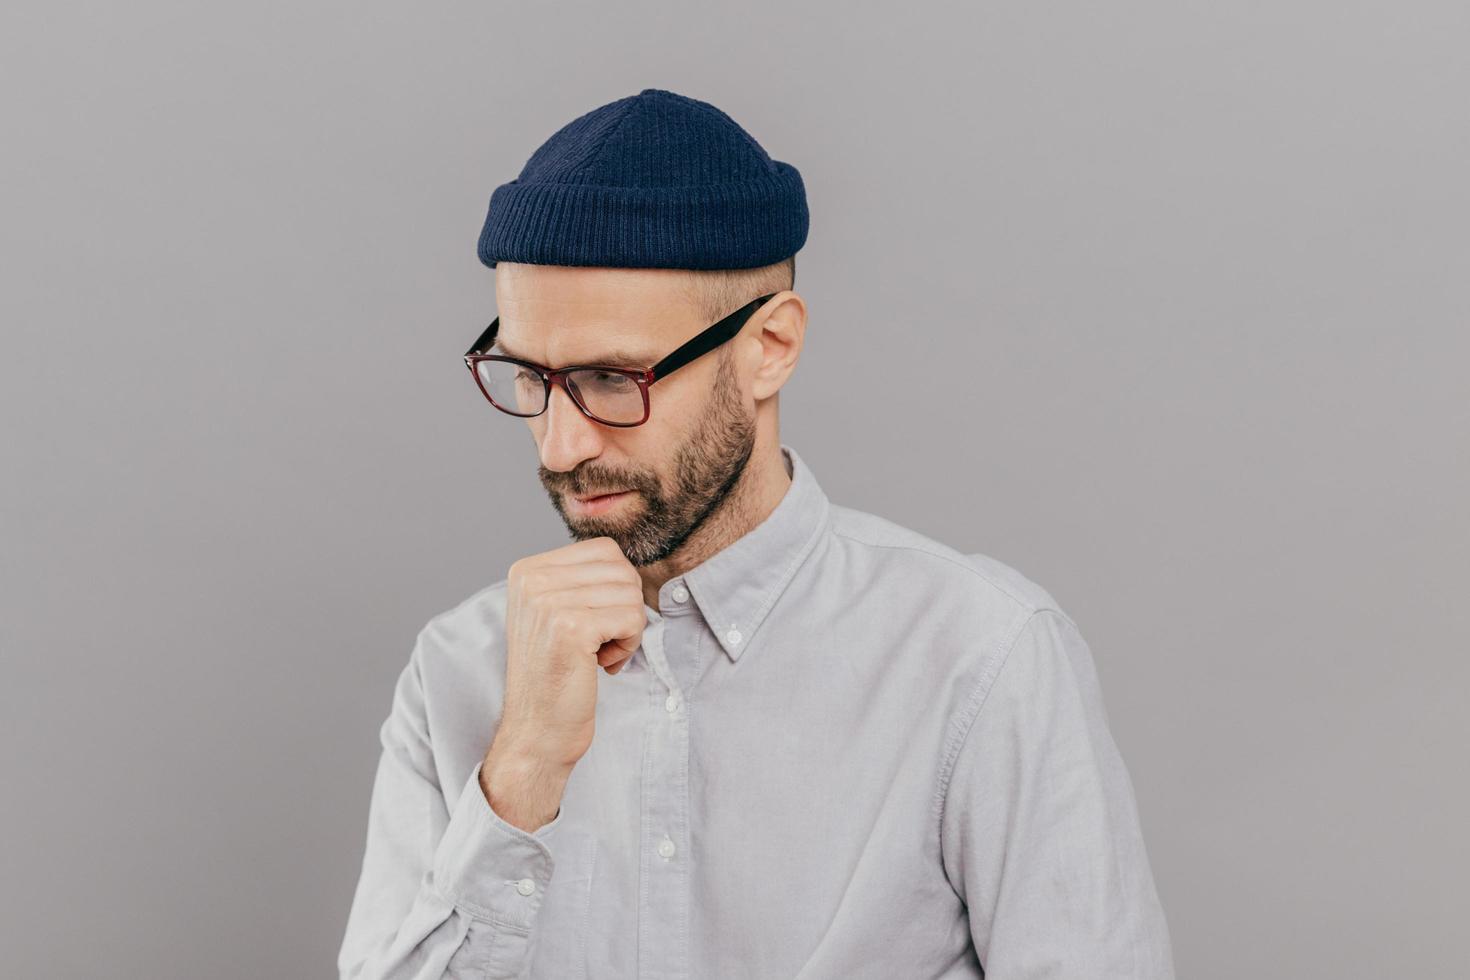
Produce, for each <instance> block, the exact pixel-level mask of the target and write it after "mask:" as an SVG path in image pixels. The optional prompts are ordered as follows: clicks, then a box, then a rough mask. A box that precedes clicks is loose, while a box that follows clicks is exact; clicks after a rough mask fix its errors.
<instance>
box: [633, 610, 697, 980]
mask: <svg viewBox="0 0 1470 980" xmlns="http://www.w3.org/2000/svg"><path fill="white" fill-rule="evenodd" d="M686 591H687V590H686ZM670 598H671V599H673V600H674V601H679V600H678V599H677V596H676V595H675V593H674V591H673V590H670ZM686 598H687V595H686ZM697 635H698V634H697V627H696V625H695V621H694V620H692V619H691V618H690V617H689V616H683V615H680V616H670V617H666V618H665V619H664V620H663V621H662V624H661V629H659V630H658V631H656V633H655V635H653V636H652V637H650V636H649V634H648V633H645V634H644V652H645V654H646V655H647V658H648V663H649V665H650V666H651V667H653V672H654V674H655V675H656V677H651V678H650V679H649V689H648V702H647V704H648V707H649V709H650V710H651V711H652V712H653V714H652V716H650V717H649V718H648V722H647V725H646V726H645V729H644V742H643V744H644V750H645V755H644V759H643V772H642V795H643V813H642V826H641V835H640V841H641V843H640V847H639V866H640V872H639V874H640V878H641V880H642V887H641V888H640V889H639V897H638V962H639V967H640V969H639V975H640V976H649V977H682V976H686V975H687V972H688V962H687V958H688V950H687V947H688V934H689V905H690V896H689V869H688V862H687V861H686V860H685V859H684V855H683V854H681V853H680V846H681V845H680V842H682V841H687V838H688V827H689V813H688V808H689V714H688V712H687V711H681V710H680V707H681V706H682V705H684V703H685V699H684V695H683V691H682V689H681V688H680V686H679V681H678V679H677V676H676V674H675V671H674V670H673V668H672V664H671V663H670V660H671V657H672V658H686V659H687V657H689V656H691V655H692V651H690V652H686V651H685V649H684V646H685V645H686V644H691V643H692V642H693V640H694V638H695V637H696V636H697ZM650 640H651V642H650ZM671 647H672V648H673V652H672V653H670V652H669V649H670V648H671Z"/></svg>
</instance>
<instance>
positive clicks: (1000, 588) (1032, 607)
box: [832, 524, 1066, 616]
mask: <svg viewBox="0 0 1470 980" xmlns="http://www.w3.org/2000/svg"><path fill="white" fill-rule="evenodd" d="M832 533H833V534H835V535H837V536H838V537H842V538H847V539H848V540H849V541H856V542H857V543H858V544H861V545H867V546H868V547H870V548H897V549H903V550H905V551H917V552H919V553H920V554H924V555H929V556H930V557H933V558H938V559H939V560H941V561H947V562H949V563H950V564H951V565H957V566H959V567H960V568H963V569H964V570H965V571H967V572H969V573H970V574H972V575H974V576H975V577H976V578H978V579H980V580H981V581H983V582H985V583H986V584H988V585H990V586H991V587H992V588H994V589H995V590H996V591H997V592H999V593H1000V594H1001V595H1004V596H1005V597H1006V598H1008V599H1010V600H1011V601H1013V602H1014V603H1016V605H1018V606H1020V607H1021V608H1022V609H1024V610H1026V612H1027V614H1028V615H1029V614H1031V613H1035V612H1037V611H1039V610H1042V609H1051V610H1053V611H1054V612H1057V613H1060V614H1061V615H1063V616H1065V615H1066V613H1064V612H1062V610H1060V609H1057V608H1056V607H1054V606H1038V605H1036V604H1034V603H1032V602H1031V601H1030V600H1028V599H1023V598H1021V597H1020V596H1018V595H1016V594H1015V593H1014V592H1012V591H1011V590H1010V589H1008V588H1006V587H1005V586H1004V585H1002V584H1001V583H1000V582H997V581H996V580H995V579H993V578H991V577H990V576H989V575H986V574H985V573H984V572H982V571H981V570H980V569H978V568H976V567H975V566H974V565H973V564H971V563H970V562H968V561H958V560H956V559H955V558H954V556H953V555H947V554H945V553H944V552H942V551H936V550H935V549H933V548H926V547H924V546H923V545H921V544H901V543H894V544H887V543H885V542H882V541H871V540H868V539H866V538H860V537H858V536H857V535H855V534H852V533H851V532H849V531H846V530H841V529H839V528H837V527H836V526H835V524H834V526H833V528H832Z"/></svg>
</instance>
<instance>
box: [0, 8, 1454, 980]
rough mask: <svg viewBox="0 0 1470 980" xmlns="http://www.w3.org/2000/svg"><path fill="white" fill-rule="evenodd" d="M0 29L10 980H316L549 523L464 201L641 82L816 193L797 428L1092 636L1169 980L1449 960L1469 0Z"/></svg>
mask: <svg viewBox="0 0 1470 980" xmlns="http://www.w3.org/2000/svg"><path fill="white" fill-rule="evenodd" d="M0 18H3V20H0V66H3V67H0V71H3V73H4V77H3V79H0V81H3V83H4V84H3V87H0V100H3V102H4V106H3V108H4V113H3V126H4V133H5V151H4V153H3V156H0V168H3V188H4V215H3V221H0V267H3V269H4V290H3V298H0V302H3V323H4V347H3V356H0V399H3V403H0V406H3V419H4V426H5V431H4V444H3V445H4V459H5V464H6V465H5V472H6V478H5V480H4V481H3V484H0V506H3V530H4V547H3V552H0V553H3V556H4V566H3V582H0V596H3V604H4V605H3V616H0V629H3V633H0V642H3V655H4V673H3V686H0V707H3V719H4V726H5V737H4V738H3V740H0V752H3V755H0V767H3V768H0V771H3V773H4V777H5V786H4V788H3V790H0V821H3V826H0V832H3V842H4V843H3V848H0V854H3V857H0V924H3V929H4V933H5V934H4V937H3V949H4V954H3V955H4V957H5V959H6V968H5V970H4V972H5V973H6V974H7V975H10V976H27V977H30V976H46V977H93V976H108V977H138V978H159V977H168V978H172V977H180V978H182V977H210V978H232V977H241V978H244V977H251V978H255V977H312V976H315V977H325V976H329V975H333V970H334V966H333V960H334V957H335V954H336V949H337V945H338V943H339V942H340V939H341V932H342V929H343V926H344V924H345V921H346V915H347V909H348V904H349V901H350V899H351V892H352V888H353V886H354V884H355V882H356V876H357V870H358V866H359V861H360V859H361V853H362V845H363V839H364V835H365V831H366V816H367V802H368V794H369V790H370V787H371V779H372V772H373V768H374V766H375V764H376V760H377V753H378V743H377V734H378V725H379V723H380V722H381V720H382V718H383V717H384V715H385V714H386V712H387V709H388V706H389V702H390V697H391V691H392V684H393V682H394V680H395V678H396V677H397V674H398V672H399V670H400V669H401V668H402V667H403V666H404V664H405V663H406V661H407V657H408V652H409V649H410V646H411V644H412V641H413V637H414V634H415V633H416V631H417V630H418V628H419V627H420V626H421V625H422V624H423V623H424V622H425V621H426V620H427V619H428V618H429V617H430V616H432V615H434V614H435V613H437V612H439V611H441V610H443V609H446V608H448V607H449V606H451V605H453V604H455V603H457V602H458V601H459V600H460V599H462V598H464V597H465V596H467V595H469V594H470V593H471V592H473V591H475V590H477V589H479V588H481V587H482V586H483V585H486V584H488V583H490V582H492V581H494V580H496V579H499V578H501V577H502V576H503V575H504V574H505V573H506V569H507V568H508V566H509V564H510V563H511V562H512V561H514V560H515V559H516V558H517V557H520V556H521V555H525V554H530V553H534V552H539V551H544V550H547V549H549V548H553V547H557V546H559V545H561V544H565V543H566V542H567V540H568V539H567V537H566V534H565V531H564V529H563V527H562V525H561V523H560V521H559V519H558V518H557V517H556V515H555V514H554V512H553V511H552V510H551V507H550V505H549V503H548V501H547V500H546V498H545V495H544V493H543V491H542V490H541V488H540V486H539V483H538V482H537V480H536V477H535V465H536V457H535V453H534V444H533V443H532V441H531V439H530V436H529V433H528V431H527V430H526V429H525V427H524V426H523V425H520V424H518V423H514V422H511V421H510V420H508V419H506V418H503V417H498V416H496V415H495V414H494V412H493V410H492V409H490V408H489V406H487V405H486V404H485V403H484V401H483V400H482V398H481V396H480V395H479V393H478V392H477V391H476V390H475V389H474V387H473V384H472V382H471V379H470V378H469V377H468V373H467V372H466V371H465V369H464V366H463V363H462V362H461V361H460V359H459V356H460V354H461V353H462V352H463V350H464V348H465V347H466V346H467V345H468V343H469V342H470V341H471V340H473V339H474V337H475V336H476V335H477V334H478V332H479V331H480V329H481V328H482V327H483V326H484V324H485V323H487V322H488V320H489V319H490V317H491V316H493V315H494V298H495V297H494V289H493V286H494V274H493V272H492V271H491V270H489V269H486V268H484V267H482V266H481V265H480V264H479V263H478V260H477V259H476V257H475V254H474V245H475V240H476V237H477V235H478V233H479V228H480V223H481V220H482V219H483V216H484V209H485V206H486V203H487V201H488V199H489V194H490V191H491V190H492V189H493V187H494V186H495V185H496V184H498V183H501V182H503V181H506V180H509V179H511V178H512V177H514V176H515V175H516V173H517V172H518V171H519V169H520V167H521V165H522V164H523V163H524V162H525V159H526V157H527V156H529V155H530V153H531V151H532V150H533V149H535V148H536V147H537V146H538V145H539V144H540V143H541V142H542V141H543V140H544V139H545V138H546V137H548V136H549V135H550V134H551V133H552V132H553V131H554V130H555V129H557V128H558V127H560V126H561V125H562V124H563V123H565V122H567V121H569V120H570V119H572V118H573V117H574V116H576V115H580V114H581V113H583V112H586V111H588V110H590V109H591V108H593V107H595V106H597V105H600V104H602V103H605V102H608V101H611V100H613V99H616V98H621V97H623V96H625V95H631V94H634V93H636V92H637V91H639V90H640V89H641V88H644V87H649V86H652V87H660V88H672V89H674V90H675V91H679V92H682V93H684V94H686V95H691V96H693V97H696V98H701V99H704V100H707V101H710V102H713V103H715V104H716V105H718V106H720V107H721V108H723V109H724V110H726V111H727V112H729V113H730V114H731V115H732V116H733V117H734V118H735V119H736V120H737V121H739V122H740V123H741V124H742V125H744V126H745V127H746V128H747V129H748V130H749V131H750V132H751V133H752V134H753V135H754V136H755V137H756V138H757V139H758V140H760V141H761V143H762V144H763V145H764V146H765V147H766V148H767V149H768V151H769V152H771V154H772V155H773V156H775V157H776V158H777V159H782V160H786V161H788V162H791V163H793V164H795V165H796V166H797V167H798V168H799V169H800V170H801V171H802V173H803V175H804V177H805V180H806V182H807V186H808V193H809V200H810V207H811V213H812V229H811V235H810V238H809V240H808V243H807V245H806V247H805V249H804V250H803V251H802V253H801V254H800V256H799V257H798V262H797V266H798V268H797V273H798V274H797V288H798V290H799V291H800V292H801V294H802V295H803V296H804V297H805V299H806V301H807V303H808V304H809V307H810V321H809V328H808V332H807V345H806V352H805V356H804V357H803V358H802V361H801V365H800V367H799V368H798V370H797V373H796V375H795V376H794V377H793V379H792V381H791V383H790V385H789V386H788V388H787V389H786V390H785V391H784V392H783V397H782V401H783V405H784V409H785V411H784V412H783V429H782V437H783V439H784V440H786V441H788V442H790V443H791V444H792V445H794V446H796V447H798V449H799V450H800V451H801V452H802V453H803V455H804V457H805V458H806V459H807V460H809V461H810V463H811V465H812V467H813V469H814V471H815V472H816V473H817V475H818V478H819V479H820V481H821V482H822V484H823V487H824V488H825V489H826V490H827V492H828V493H829V495H830V496H831V497H832V498H833V499H834V500H835V501H836V502H838V503H843V504H847V505H849V506H853V507H857V508H860V509H863V510H869V511H873V512H875V513H879V514H882V515H884V516H886V517H889V518H891V519H893V520H896V521H898V522H900V523H903V524H906V525H908V526H910V527H913V528H916V529H918V530H920V531H923V532H924V533H927V534H929V535H931V536H933V537H936V538H938V539H940V540H942V541H945V542H947V543H949V544H951V545H953V546H954V547H956V548H960V549H963V550H966V551H985V552H987V553H989V554H992V555H994V556H995V557H997V558H999V559H1001V560H1002V561H1006V562H1008V563H1010V564H1012V565H1014V566H1016V567H1017V568H1019V569H1020V570H1021V571H1023V572H1024V573H1026V574H1027V575H1029V576H1030V577H1032V578H1034V579H1036V580H1037V581H1038V582H1040V583H1042V584H1043V585H1044V586H1046V587H1047V588H1048V589H1050V590H1051V591H1052V592H1053V594H1054V595H1055V596H1056V597H1057V598H1058V600H1059V601H1060V602H1061V603H1062V605H1063V607H1064V608H1066V609H1067V610H1068V611H1069V612H1070V613H1071V614H1072V615H1073V616H1074V617H1075V618H1076V619H1077V621H1078V623H1079V624H1080V625H1081V626H1082V628H1083V631H1084V635H1085V636H1086V637H1087V638H1088V640H1089V642H1090V644H1091V646H1092V649H1093V651H1094V655H1095V657H1096V658H1097V661H1098V666H1099V671H1100V674H1101V676H1102V680H1103V684H1104V693H1105V696H1106V699H1107V703H1108V707H1109V712H1110V716H1111V719H1112V724H1113V730H1114V734H1115V737H1116V738H1117V740H1118V742H1119V744H1120V745H1121V747H1122V749H1123V753H1124V756H1125V759H1126V760H1127V762H1128V764H1129V766H1130V770H1131V772H1132V774H1133V778H1134V781H1135V784H1136V787H1137V793H1138V802H1139V807H1140V811H1141V815H1142V819H1143V823H1144V830H1145V835H1146V838H1147V840H1148V844H1149V847H1150V855H1151V858H1152V860H1153V863H1154V868H1155V872H1156V876H1157V882H1158V886H1159V890H1160V893H1161V895H1162V898H1163V900H1164V905H1165V908H1166V910H1167V912H1168V914H1169V918H1170V923H1171V928H1172V932H1173V936H1174V942H1175V946H1176V955H1177V961H1178V967H1179V972H1180V975H1181V977H1190V978H1199V980H1211V978H1225V977H1234V976H1239V975H1249V976H1263V977H1327V976H1332V977H1372V976H1381V975H1396V976H1416V977H1451V976H1464V975H1466V971H1467V967H1470V958H1467V954H1466V953H1465V952H1464V947H1463V945H1462V944H1461V943H1460V942H1459V940H1460V938H1461V937H1462V935H1463V932H1464V918H1465V914H1466V912H1467V903H1466V899H1465V890H1464V881H1465V878H1466V875H1467V873H1470V866H1467V865H1470V862H1467V853H1466V850H1467V848H1466V844H1465V835H1464V828H1465V826H1467V824H1470V789H1467V778H1466V777H1467V763H1466V754H1465V746H1466V744H1467V742H1470V722H1467V719H1466V713H1465V695H1466V690H1467V683H1466V682H1467V666H1466V656H1465V655H1466V653H1467V650H1470V642H1467V641H1470V618H1467V613H1466V605H1465V599H1464V595H1465V591H1466V588H1467V586H1470V533H1467V530H1470V528H1467V523H1470V522H1467V501H1470V461H1467V431H1470V425H1467V423H1470V411H1467V401H1470V400H1467V396H1466V393H1465V389H1466V381H1465V378H1466V366H1467V363H1470V361H1467V358H1470V343H1467V338H1466V329H1465V328H1466V326H1467V321H1470V275H1467V273H1470V237H1467V228H1470V191H1467V185H1466V174H1467V173H1470V136H1467V113H1466V106H1467V103H1470V98H1467V96H1470V69H1467V59H1466V57H1465V43H1466V38H1467V36H1470V13H1467V8H1466V5H1464V4H1463V3H1459V2H1453V3H1451V2H1430V3H1391V2H1383V3H1379V4H1363V3H1342V2H1326V0H1323V2H1317V3H1307V2H1300V0H1291V2H1283V0H1272V2H1250V3H1230V4H1221V3H1164V2H1152V3H1113V4H1106V5H1102V4H1085V5H1084V4H1067V5H1051V4H1031V3H1028V4H1022V3H1014V4H1008V5H1004V6H1000V5H994V4H986V5H974V4H953V5H941V4H893V5H888V6H885V7H880V8H869V9H862V10H859V9H858V8H857V7H856V6H855V5H850V4H835V3H834V4H826V5H821V6H805V7H788V6H785V5H782V6H777V5H774V4H771V5H764V4H749V3H742V4H731V5H725V6H723V7H722V8H720V9H707V8H704V7H703V6H701V7H700V9H699V10H698V14H697V19H696V16H695V11H694V10H693V8H691V7H688V6H674V5H670V6H667V7H659V6H655V5H641V4H630V3H620V4H606V3H600V4H587V5H584V6H580V7H574V6H571V5H568V4H526V5H518V6H509V5H501V4H484V3H481V4H465V3H435V4H428V5H424V4H416V5H410V4H387V3H361V2H359V3H333V4H314V5H304V4H300V3H239V4H228V5H226V4H212V5H204V4H198V3H194V2H177V3H164V2H159V0H150V2H138V3H131V4H115V3H89V4H67V5H58V4H41V3H36V2H32V3H27V4H25V5H21V6H17V5H15V4H6V5H5V8H4V13H3V14H0ZM877 371H882V372H884V373H885V374H886V375H887V377H888V378H889V385H890V390H891V391H892V392H893V394H894V397H895V401H893V402H891V403H864V402H860V401H856V400H855V399H853V398H852V397H851V396H850V395H848V394H847V392H848V391H850V387H849V386H850V384H851V382H852V379H853V378H854V377H855V376H857V375H861V374H863V373H864V372H877Z"/></svg>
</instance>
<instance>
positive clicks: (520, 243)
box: [479, 88, 808, 269]
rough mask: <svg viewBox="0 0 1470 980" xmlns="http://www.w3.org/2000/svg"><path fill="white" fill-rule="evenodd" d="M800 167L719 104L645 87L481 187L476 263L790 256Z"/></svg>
mask: <svg viewBox="0 0 1470 980" xmlns="http://www.w3.org/2000/svg"><path fill="white" fill-rule="evenodd" d="M807 225H808V215H807V206H806V190H805V188H804V186H803V185H802V181H801V174H800V173H798V172H797V170H796V168H795V167H793V166H791V165H790V164H789V163H783V162H781V161H780V160H772V159H771V158H770V156H768V155H767V154H766V151H765V150H764V149H762V148H761V145H760V144H759V143H757V142H756V141H755V139H754V138H753V137H752V136H751V135H750V134H749V133H747V132H746V131H745V130H744V129H742V128H741V127H740V126H739V124H737V123H736V122H735V121H734V120H733V119H731V118H730V117H729V116H727V115H725V113H723V112H721V111H720V110H719V109H717V108H715V107H714V106H712V105H710V104H709V103H708V102H701V101H699V100H698V99H691V98H688V97H687V96H683V95H679V94H677V93H674V92H670V91H667V90H665V89H657V88H646V89H644V90H643V91H641V92H639V93H638V94H637V95H632V96H628V97H627V98H623V99H618V100H617V101H615V102H609V103H607V104H606V105H604V106H600V107H598V108H596V109H593V110H592V111H591V112H588V113H586V114H585V115H581V116H578V117H577V118H576V119H573V120H572V121H571V122H569V123H567V124H566V125H565V126H563V127H562V128H561V129H559V130H557V131H556V132H555V133H553V134H552V135H551V138H550V139H548V140H547V141H546V142H545V143H543V144H541V146H540V148H538V149H537V150H536V152H535V153H533V154H531V158H530V159H529V160H527V161H526V165H525V166H524V167H523V168H522V169H521V173H520V176H518V177H517V178H516V179H515V180H512V181H510V182H509V183H507V184H501V185H500V186H499V187H497V188H495V191H494V193H492V194H491V195H490V209H489V213H488V214H487V215H486V217H485V227H484V229H483V230H482V231H481V232H480V244H479V255H480V261H481V262H483V263H485V264H486V265H488V266H490V267H491V268H494V267H495V264H496V262H501V261H504V262H530V263H537V264H542V265H588V266H631V267H638V268H676V269H748V268H754V267H757V266H763V265H770V264H771V263H773V262H779V261H781V260H782V259H784V258H787V257H788V256H791V255H794V254H796V252H797V251H798V250H799V249H800V248H801V246H802V245H803V244H804V243H805V242H806V234H807Z"/></svg>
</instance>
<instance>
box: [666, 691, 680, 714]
mask: <svg viewBox="0 0 1470 980" xmlns="http://www.w3.org/2000/svg"><path fill="white" fill-rule="evenodd" d="M664 710H665V711H667V712H668V713H669V714H673V713H674V712H675V711H678V710H679V696H678V695H676V694H670V695H669V696H668V697H666V698H664Z"/></svg>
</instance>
